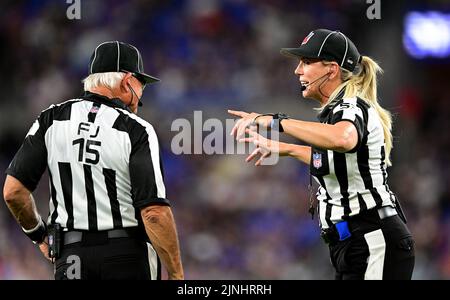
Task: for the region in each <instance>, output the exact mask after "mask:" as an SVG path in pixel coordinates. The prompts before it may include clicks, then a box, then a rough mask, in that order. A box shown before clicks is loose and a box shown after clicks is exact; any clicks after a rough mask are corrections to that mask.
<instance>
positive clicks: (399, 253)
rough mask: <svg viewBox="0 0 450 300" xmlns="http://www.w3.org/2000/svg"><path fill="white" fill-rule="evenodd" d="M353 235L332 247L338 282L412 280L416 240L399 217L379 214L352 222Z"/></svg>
mask: <svg viewBox="0 0 450 300" xmlns="http://www.w3.org/2000/svg"><path fill="white" fill-rule="evenodd" d="M349 227H350V229H351V232H352V236H351V237H350V238H348V239H346V240H344V241H340V242H337V243H334V244H330V257H331V262H332V264H333V266H334V268H335V269H336V276H335V279H336V280H363V279H369V280H370V279H386V280H394V279H399V280H409V279H411V277H412V273H413V269H414V260H415V258H414V240H413V238H412V236H411V233H410V232H409V230H408V228H407V227H406V225H405V223H404V222H403V221H402V219H401V218H400V217H399V216H398V215H395V216H391V217H388V218H385V219H382V220H380V218H379V217H378V215H377V214H376V213H371V214H365V215H363V216H360V217H358V218H356V219H355V220H353V221H350V222H349Z"/></svg>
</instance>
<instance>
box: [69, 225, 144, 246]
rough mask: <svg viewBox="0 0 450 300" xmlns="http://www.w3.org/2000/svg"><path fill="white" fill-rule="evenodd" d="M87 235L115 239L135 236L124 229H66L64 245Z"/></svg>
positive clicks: (80, 240) (78, 240) (80, 239)
mask: <svg viewBox="0 0 450 300" xmlns="http://www.w3.org/2000/svg"><path fill="white" fill-rule="evenodd" d="M87 236H89V237H90V238H94V239H95V238H96V237H98V238H99V239H101V238H108V239H116V238H128V237H134V236H136V235H135V234H133V233H132V232H130V231H128V230H126V229H113V230H108V231H95V232H90V231H67V232H64V239H63V240H64V245H69V244H74V243H79V242H82V241H83V239H84V238H86V237H87Z"/></svg>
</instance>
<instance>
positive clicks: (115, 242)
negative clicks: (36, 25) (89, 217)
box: [55, 238, 161, 280]
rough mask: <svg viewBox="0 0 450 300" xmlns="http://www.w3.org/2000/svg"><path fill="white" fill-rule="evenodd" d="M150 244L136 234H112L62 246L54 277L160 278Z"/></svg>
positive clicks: (158, 265)
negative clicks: (126, 235) (127, 236)
mask: <svg viewBox="0 0 450 300" xmlns="http://www.w3.org/2000/svg"><path fill="white" fill-rule="evenodd" d="M149 245H150V244H148V243H146V242H145V241H140V240H138V239H135V238H114V239H107V240H106V241H102V242H101V243H100V244H96V243H95V242H94V243H89V244H86V243H84V242H79V243H74V244H69V245H66V246H63V248H62V252H61V257H60V258H59V259H57V260H56V262H55V279H56V280H66V279H89V280H92V279H100V280H103V279H106V280H110V279H113V280H115V279H118V280H119V279H120V280H121V279H137V280H150V279H160V273H161V272H160V262H159V259H158V258H157V256H156V252H154V250H153V248H152V247H151V246H149Z"/></svg>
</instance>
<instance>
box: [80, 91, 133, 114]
mask: <svg viewBox="0 0 450 300" xmlns="http://www.w3.org/2000/svg"><path fill="white" fill-rule="evenodd" d="M81 98H82V99H84V100H87V101H92V102H97V103H100V104H105V105H107V106H111V107H118V108H122V109H125V110H127V111H129V112H132V111H131V110H130V108H129V107H128V106H126V105H125V103H123V102H122V101H121V100H120V99H119V98H108V97H106V96H103V95H99V94H96V93H93V92H90V91H85V92H84V93H83V95H82V96H81Z"/></svg>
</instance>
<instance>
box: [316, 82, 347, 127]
mask: <svg viewBox="0 0 450 300" xmlns="http://www.w3.org/2000/svg"><path fill="white" fill-rule="evenodd" d="M344 94H345V87H344V88H342V89H341V90H340V91H339V93H338V94H337V95H336V97H334V99H333V100H332V101H331V102H330V103H328V104H327V105H326V106H325V107H324V108H323V109H322V111H321V112H320V114H319V115H318V118H319V120H322V119H324V118H326V117H327V116H328V114H329V113H330V111H332V110H333V108H334V106H335V105H336V103H337V102H339V100H341V99H342V98H343V97H344Z"/></svg>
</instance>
